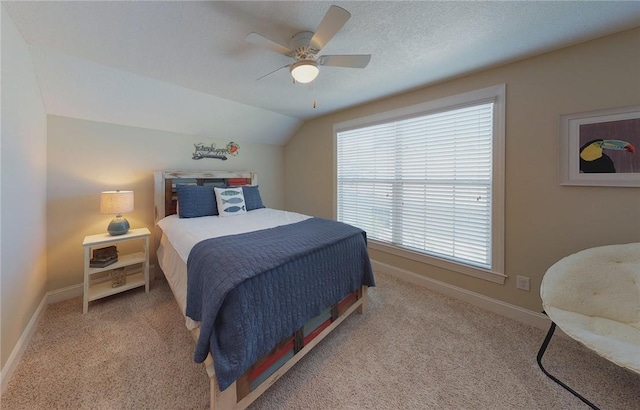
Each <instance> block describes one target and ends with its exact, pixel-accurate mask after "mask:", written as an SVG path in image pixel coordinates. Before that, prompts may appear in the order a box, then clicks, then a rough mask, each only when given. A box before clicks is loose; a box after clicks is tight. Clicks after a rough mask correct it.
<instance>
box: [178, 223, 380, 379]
mask: <svg viewBox="0 0 640 410" xmlns="http://www.w3.org/2000/svg"><path fill="white" fill-rule="evenodd" d="M187 272H188V283H187V312H186V313H187V316H189V317H190V318H192V319H193V320H197V321H200V322H201V326H200V337H199V339H198V341H197V344H196V350H195V354H194V360H195V361H196V362H198V363H200V362H203V361H204V360H205V359H206V357H207V354H208V353H209V352H211V353H212V355H213V358H214V365H215V370H216V376H217V378H218V383H219V385H220V390H224V389H226V388H227V387H228V386H229V385H231V384H232V383H233V382H234V381H235V380H236V379H237V378H238V377H239V376H241V375H242V374H243V373H244V372H245V371H246V370H247V369H248V368H249V367H250V366H251V365H252V364H253V363H254V362H255V361H256V360H257V359H258V358H260V357H261V356H263V355H264V354H266V353H268V352H269V351H270V350H271V349H272V348H273V347H274V346H275V345H276V343H277V342H279V341H280V340H282V339H284V338H285V337H287V336H290V335H291V334H292V333H293V332H294V331H296V330H297V329H299V328H300V327H302V326H303V325H304V323H305V322H306V321H308V320H309V319H311V318H313V317H315V316H317V315H318V314H319V313H320V312H321V311H322V310H323V309H324V308H325V307H327V306H330V305H333V304H335V303H337V302H338V301H340V300H341V299H342V298H343V297H344V296H346V295H347V294H349V293H350V292H353V291H354V290H356V289H358V288H359V287H360V286H361V285H367V286H374V279H373V272H372V270H371V262H370V260H369V255H368V252H367V246H366V233H365V232H364V231H362V230H360V229H357V228H354V227H352V226H350V225H347V224H344V223H341V222H336V221H331V220H327V219H322V218H311V219H307V220H305V221H302V222H298V223H294V224H290V225H284V226H279V227H276V228H271V229H265V230H261V231H255V232H249V233H244V234H239V235H231V236H224V237H220V238H212V239H207V240H204V241H202V242H199V243H198V244H196V245H195V246H194V247H193V249H192V250H191V253H190V254H189V258H188V260H187Z"/></svg>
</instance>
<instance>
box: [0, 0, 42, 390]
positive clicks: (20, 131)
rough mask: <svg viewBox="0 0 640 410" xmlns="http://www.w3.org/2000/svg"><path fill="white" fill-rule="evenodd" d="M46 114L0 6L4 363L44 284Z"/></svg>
mask: <svg viewBox="0 0 640 410" xmlns="http://www.w3.org/2000/svg"><path fill="white" fill-rule="evenodd" d="M46 127H47V116H46V114H45V111H44V105H43V103H42V99H41V97H40V88H39V87H38V82H37V79H36V75H35V72H34V70H33V64H32V62H31V55H30V54H29V48H28V46H27V44H26V43H25V41H24V40H23V39H22V37H21V36H20V34H19V33H18V30H17V29H16V27H15V25H14V23H13V21H12V20H11V18H9V16H8V15H7V13H5V12H4V11H2V138H1V141H2V157H1V176H2V178H1V180H2V182H1V187H2V191H1V192H2V196H1V198H2V199H1V202H0V203H1V205H0V209H1V211H0V220H1V221H2V222H1V223H2V236H1V238H0V255H1V257H2V258H1V261H2V262H1V263H0V288H1V296H0V299H1V301H2V302H1V305H2V306H1V308H0V310H1V312H2V313H1V315H2V318H1V322H2V326H1V330H0V332H1V333H0V334H1V335H2V338H1V343H0V350H1V355H0V356H1V363H2V369H3V371H2V375H3V386H4V385H5V383H6V379H5V375H6V374H7V372H6V371H5V364H7V360H8V359H9V357H10V355H11V353H12V352H13V350H14V348H15V347H16V345H17V342H18V340H19V339H20V337H21V336H22V334H23V332H24V331H25V329H26V328H27V325H28V323H29V321H30V320H31V318H32V317H33V315H34V313H35V312H36V310H37V308H38V305H39V304H40V302H41V301H42V300H43V298H44V296H45V291H46V289H45V286H46V280H47V277H46V270H45V269H46V233H45V229H46V192H47V191H46V182H47V179H46V166H47V134H46V131H47V128H46Z"/></svg>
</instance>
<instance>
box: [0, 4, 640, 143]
mask: <svg viewBox="0 0 640 410" xmlns="http://www.w3.org/2000/svg"><path fill="white" fill-rule="evenodd" d="M331 4H336V5H339V6H341V7H343V8H345V9H347V10H348V11H349V12H351V14H352V17H351V19H350V20H349V21H348V22H347V23H346V25H345V26H344V27H343V28H342V30H341V31H340V32H338V34H337V35H336V36H335V37H334V38H333V39H332V40H331V41H330V42H329V43H328V44H327V46H326V47H325V48H324V49H323V50H322V53H321V54H371V55H372V59H371V62H370V64H369V66H368V67H367V68H365V69H347V68H336V67H321V72H320V75H319V77H318V79H317V80H316V81H314V82H313V83H311V84H293V82H292V81H291V77H290V75H289V72H288V70H287V69H282V70H279V71H277V72H276V73H274V74H272V75H270V76H267V77H265V78H263V79H261V80H259V81H256V78H258V77H260V76H262V75H264V74H266V73H268V72H270V71H273V70H275V69H277V68H279V67H282V66H284V65H286V64H289V63H290V60H289V59H288V58H287V57H285V56H282V55H280V54H276V53H274V52H271V51H269V50H266V49H263V48H260V47H258V46H255V45H253V44H249V43H247V42H246V41H245V40H244V39H245V37H246V36H247V34H249V33H250V32H254V31H255V32H258V33H260V34H262V35H264V36H266V37H269V38H271V39H273V40H276V41H278V42H281V43H283V44H287V43H288V40H289V39H290V38H291V37H292V36H293V35H294V34H296V33H297V32H300V31H305V30H307V31H314V30H315V28H316V27H317V25H318V24H319V22H320V21H321V20H322V17H323V16H324V14H325V13H326V11H327V10H328V8H329V6H330V5H331ZM2 8H3V12H4V11H6V12H8V13H9V15H10V16H11V18H12V20H13V21H14V23H15V24H16V26H17V28H18V30H19V31H20V33H21V34H22V36H23V38H24V39H25V41H26V42H27V43H28V44H29V45H30V47H31V53H32V56H33V61H34V67H35V70H36V74H37V77H38V81H39V82H40V87H41V89H42V95H43V100H44V104H45V108H46V110H47V112H48V113H50V114H55V115H62V116H68V117H75V118H83V119H90V120H96V121H104V122H113V123H119V124H125V125H133V126H140V127H146V128H155V129H162V130H167V131H174V132H182V133H188V134H194V135H208V136H220V137H233V138H234V139H237V140H248V141H254V142H264V143H270V144H283V143H285V142H286V141H287V139H288V138H289V137H290V136H291V135H292V134H293V133H294V132H295V131H296V129H297V128H298V127H299V126H300V124H301V123H302V121H303V120H305V119H309V118H313V117H317V116H320V115H324V114H326V113H328V112H332V111H335V110H339V109H343V108H346V107H349V106H353V105H357V104H360V103H363V102H365V101H369V100H373V99H378V98H382V97H385V96H388V95H392V94H396V93H399V92H402V91H406V90H409V89H414V88H417V87H420V86H424V85H428V84H431V83H435V82H439V81H443V80H445V79H449V78H453V77H456V76H460V75H464V74H468V73H471V72H474V71H478V70H481V69H484V68H488V67H492V66H495V65H499V64H503V63H506V62H510V61H514V60H517V59H521V58H525V57H528V56H532V55H536V54H540V53H543V52H547V51H551V50H554V49H558V48H561V47H565V46H567V45H570V44H574V43H577V42H581V41H585V40H588V39H592V38H597V37H600V36H603V35H607V34H611V33H614V32H618V31H622V30H625V29H629V28H632V27H635V26H638V25H640V2H611V1H607V2H546V1H545V2H533V1H522V2H431V1H425V2H404V1H400V2H397V1H396V2H386V1H383V2H348V1H347V2H344V1H337V2H316V1H304V2H281V1H265V2H187V1H175V2H151V1H149V2H147V1H140V2H115V1H94V2H7V1H3V2H2ZM314 101H316V103H317V107H316V108H313V102H314Z"/></svg>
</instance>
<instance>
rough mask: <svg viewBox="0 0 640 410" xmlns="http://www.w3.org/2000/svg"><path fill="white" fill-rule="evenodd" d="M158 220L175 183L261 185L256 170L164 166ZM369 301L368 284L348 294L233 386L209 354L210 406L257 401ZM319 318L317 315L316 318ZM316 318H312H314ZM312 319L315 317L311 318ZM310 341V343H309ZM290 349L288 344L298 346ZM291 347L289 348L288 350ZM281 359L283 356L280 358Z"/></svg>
mask: <svg viewBox="0 0 640 410" xmlns="http://www.w3.org/2000/svg"><path fill="white" fill-rule="evenodd" d="M154 178H155V221H156V223H157V222H158V221H159V220H160V219H162V218H164V217H165V216H168V215H171V214H174V213H176V212H175V209H176V208H175V203H176V197H175V184H176V182H181V183H191V184H197V185H204V184H207V183H220V182H224V183H227V184H229V185H257V181H258V179H257V175H256V174H255V173H253V172H228V171H180V170H163V171H155V172H154ZM154 236H155V238H156V239H155V243H156V248H157V245H158V244H159V242H160V236H161V231H160V228H158V227H157V226H156V232H155V235H154ZM366 304H367V287H366V286H361V287H360V289H358V290H357V291H356V292H354V293H353V294H351V295H349V296H347V297H346V298H345V299H343V300H342V301H341V302H340V303H339V304H337V305H334V306H332V307H331V311H330V315H329V316H330V317H329V319H327V320H322V324H321V325H319V326H318V327H317V329H316V330H315V331H314V332H312V334H310V335H309V336H307V337H304V338H303V335H302V330H300V331H297V332H295V333H294V334H292V335H291V336H290V337H288V338H286V339H285V340H283V341H281V342H280V343H278V345H277V346H276V347H275V348H274V349H273V350H272V351H271V352H270V353H268V354H266V355H265V356H263V357H262V358H260V359H259V360H258V362H256V365H254V366H252V368H250V369H249V370H247V372H246V373H245V374H244V375H243V376H241V377H240V378H238V380H236V381H235V382H234V383H233V384H232V385H231V386H229V387H228V388H227V389H225V390H224V391H220V388H219V386H218V380H217V378H216V376H215V370H214V366H213V358H212V357H211V354H209V355H208V356H207V358H206V360H205V361H204V363H203V364H204V366H205V369H206V371H207V375H208V376H209V383H210V386H211V388H210V402H211V404H210V406H211V410H227V409H244V408H246V407H247V406H249V405H250V404H251V403H253V402H254V401H255V400H256V399H257V398H258V397H260V395H262V393H264V392H265V391H266V390H267V389H268V388H269V387H270V386H271V385H273V384H274V383H275V382H276V381H277V380H278V379H279V378H280V377H282V375H284V374H285V373H286V372H287V371H288V370H289V369H290V368H291V367H293V365H295V364H296V363H297V362H298V361H299V360H300V359H302V358H303V357H304V356H305V355H306V354H307V353H309V352H310V351H311V350H312V349H313V348H314V347H315V346H316V345H317V344H318V343H320V341H322V339H324V338H325V337H326V336H327V335H328V334H329V333H331V331H333V329H335V328H336V327H338V325H339V324H340V323H342V322H343V321H344V320H345V319H346V318H347V317H348V316H349V315H351V314H352V313H353V312H355V311H358V312H359V313H363V312H364V309H365V308H366ZM328 308H329V307H328ZM316 319H317V318H316ZM313 320H314V319H312V321H313ZM310 322H311V321H310ZM191 334H192V336H193V338H194V340H195V341H197V340H198V336H199V334H200V328H196V329H193V330H192V331H191ZM305 342H306V343H305ZM294 345H295V348H294V349H289V348H288V347H287V346H294ZM287 349H289V350H287ZM283 352H288V353H289V354H293V355H292V356H291V357H290V358H289V359H288V360H286V362H284V363H283V364H282V365H281V366H280V367H279V368H278V369H277V370H275V371H274V372H273V373H272V374H271V375H269V376H268V377H267V378H265V379H264V380H263V381H262V382H260V384H258V385H257V386H256V387H255V388H253V390H251V388H250V383H249V379H250V376H251V373H252V370H253V371H255V368H256V367H259V364H260V363H263V364H264V363H266V362H267V363H272V362H276V361H277V358H278V357H281V356H282V355H283ZM279 362H281V360H280V361H279Z"/></svg>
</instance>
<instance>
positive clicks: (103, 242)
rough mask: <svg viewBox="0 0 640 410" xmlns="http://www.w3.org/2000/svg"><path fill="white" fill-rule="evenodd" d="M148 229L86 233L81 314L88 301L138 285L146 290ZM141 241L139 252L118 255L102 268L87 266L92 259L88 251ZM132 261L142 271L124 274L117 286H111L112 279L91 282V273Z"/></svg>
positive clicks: (115, 267) (121, 265)
mask: <svg viewBox="0 0 640 410" xmlns="http://www.w3.org/2000/svg"><path fill="white" fill-rule="evenodd" d="M150 235H151V232H149V230H148V229H147V228H137V229H130V230H129V232H127V233H126V234H124V235H118V236H111V235H109V234H108V233H103V234H97V235H89V236H85V237H84V241H83V242H82V246H83V247H84V292H83V301H82V313H83V314H84V313H87V310H88V309H89V302H90V301H92V300H96V299H100V298H103V297H105V296H109V295H114V294H116V293H120V292H124V291H127V290H129V289H134V288H137V287H139V286H144V287H145V291H146V292H149V236H150ZM134 240H138V241H142V243H143V248H142V249H143V250H142V252H135V253H129V254H124V255H121V254H119V255H118V261H117V262H115V263H113V264H111V265H109V266H105V267H104V268H92V267H90V266H89V261H90V260H91V250H92V249H93V248H99V247H104V246H110V245H116V244H118V243H121V242H127V241H134ZM135 264H142V271H141V272H138V273H134V274H132V275H128V276H127V283H125V284H124V285H122V286H118V287H116V288H114V287H111V281H110V280H107V281H104V282H101V283H97V284H94V285H91V276H92V275H95V274H97V273H101V272H108V271H110V270H113V269H118V268H125V267H127V266H132V265H135Z"/></svg>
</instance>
